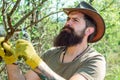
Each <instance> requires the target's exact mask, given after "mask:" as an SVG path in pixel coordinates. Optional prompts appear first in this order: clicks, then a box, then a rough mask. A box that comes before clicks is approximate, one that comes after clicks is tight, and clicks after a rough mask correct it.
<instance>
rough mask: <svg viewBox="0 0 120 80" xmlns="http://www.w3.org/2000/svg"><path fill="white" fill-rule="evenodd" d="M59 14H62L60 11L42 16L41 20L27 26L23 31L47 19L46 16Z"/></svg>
mask: <svg viewBox="0 0 120 80" xmlns="http://www.w3.org/2000/svg"><path fill="white" fill-rule="evenodd" d="M59 12H62V11H57V12H52V13H50V14H48V15H46V16H44V17H43V18H41V19H40V20H38V21H36V22H34V23H32V24H30V25H28V26H27V27H26V28H25V29H27V28H29V27H30V26H33V25H35V24H37V23H39V22H40V21H42V20H43V19H45V18H47V17H48V16H50V15H53V14H56V13H59Z"/></svg>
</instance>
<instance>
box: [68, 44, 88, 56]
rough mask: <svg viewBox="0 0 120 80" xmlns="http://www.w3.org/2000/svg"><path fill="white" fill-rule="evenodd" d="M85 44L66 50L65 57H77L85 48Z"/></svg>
mask: <svg viewBox="0 0 120 80" xmlns="http://www.w3.org/2000/svg"><path fill="white" fill-rule="evenodd" d="M87 46H88V45H87V43H81V44H77V45H75V46H71V47H68V48H67V51H66V54H67V55H71V56H72V55H78V54H80V53H82V52H83V51H84V50H85V49H86V48H87Z"/></svg>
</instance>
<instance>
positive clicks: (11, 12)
mask: <svg viewBox="0 0 120 80" xmlns="http://www.w3.org/2000/svg"><path fill="white" fill-rule="evenodd" d="M20 1H21V0H17V2H16V3H15V5H14V7H13V8H12V10H11V11H10V13H9V14H8V16H11V15H12V14H13V13H14V11H15V10H16V8H17V7H18V5H19V3H20Z"/></svg>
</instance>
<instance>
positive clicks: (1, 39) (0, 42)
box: [0, 37, 5, 60]
mask: <svg viewBox="0 0 120 80" xmlns="http://www.w3.org/2000/svg"><path fill="white" fill-rule="evenodd" d="M3 41H4V37H0V58H3V57H4V55H5V53H4V49H3V47H2V42H3ZM1 60H2V59H1Z"/></svg>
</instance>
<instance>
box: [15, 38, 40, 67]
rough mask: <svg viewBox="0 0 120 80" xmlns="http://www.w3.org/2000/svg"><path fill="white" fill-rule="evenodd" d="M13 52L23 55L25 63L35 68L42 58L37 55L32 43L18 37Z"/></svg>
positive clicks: (19, 55)
mask: <svg viewBox="0 0 120 80" xmlns="http://www.w3.org/2000/svg"><path fill="white" fill-rule="evenodd" d="M15 53H16V54H17V56H18V57H23V58H24V60H25V62H26V64H28V65H29V66H30V67H31V68H32V69H35V68H36V67H37V66H38V65H39V64H40V62H41V61H42V59H41V58H40V57H39V56H38V55H37V53H36V51H35V49H34V47H33V46H32V44H31V43H30V42H28V41H26V40H23V39H19V40H18V41H17V43H16V49H15Z"/></svg>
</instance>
